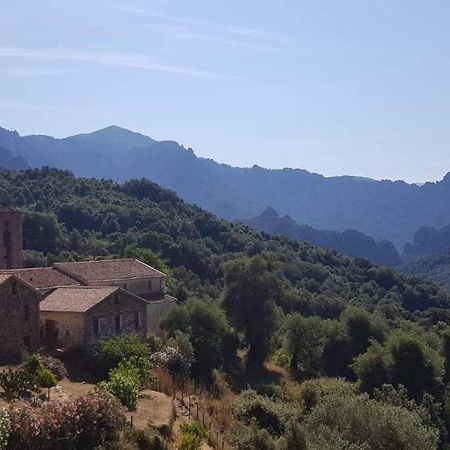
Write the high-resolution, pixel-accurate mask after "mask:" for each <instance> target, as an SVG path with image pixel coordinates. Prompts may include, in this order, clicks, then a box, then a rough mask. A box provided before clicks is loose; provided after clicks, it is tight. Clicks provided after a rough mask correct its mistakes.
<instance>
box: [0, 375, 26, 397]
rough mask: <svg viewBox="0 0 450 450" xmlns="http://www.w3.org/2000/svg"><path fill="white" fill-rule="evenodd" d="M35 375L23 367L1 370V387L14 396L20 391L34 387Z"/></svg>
mask: <svg viewBox="0 0 450 450" xmlns="http://www.w3.org/2000/svg"><path fill="white" fill-rule="evenodd" d="M33 386H34V377H33V376H30V374H29V372H28V371H26V370H23V369H6V370H3V371H2V372H0V387H2V388H3V390H4V391H5V394H6V396H8V397H11V398H14V397H17V396H18V395H19V394H20V393H22V392H26V391H28V390H30V389H32V388H33Z"/></svg>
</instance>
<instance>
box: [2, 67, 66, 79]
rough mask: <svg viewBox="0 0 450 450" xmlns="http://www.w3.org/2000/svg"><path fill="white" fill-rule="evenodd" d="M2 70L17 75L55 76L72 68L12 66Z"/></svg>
mask: <svg viewBox="0 0 450 450" xmlns="http://www.w3.org/2000/svg"><path fill="white" fill-rule="evenodd" d="M0 72H1V73H5V74H7V75H12V76H15V77H53V76H57V75H64V74H66V73H69V72H71V70H70V69H68V68H64V69H63V68H55V69H35V68H21V67H10V68H5V69H0Z"/></svg>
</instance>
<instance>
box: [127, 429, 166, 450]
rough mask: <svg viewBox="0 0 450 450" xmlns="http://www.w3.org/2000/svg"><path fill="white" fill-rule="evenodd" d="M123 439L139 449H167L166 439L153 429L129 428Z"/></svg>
mask: <svg viewBox="0 0 450 450" xmlns="http://www.w3.org/2000/svg"><path fill="white" fill-rule="evenodd" d="M123 439H124V441H125V442H127V443H130V444H132V445H134V447H135V448H137V449H139V450H167V449H168V448H169V446H168V443H167V441H166V439H164V438H163V437H162V436H161V435H160V434H159V433H157V432H155V431H153V430H142V429H140V428H130V429H128V430H127V431H126V432H125V433H124V436H123Z"/></svg>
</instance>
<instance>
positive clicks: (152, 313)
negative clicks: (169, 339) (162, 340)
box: [147, 295, 176, 336]
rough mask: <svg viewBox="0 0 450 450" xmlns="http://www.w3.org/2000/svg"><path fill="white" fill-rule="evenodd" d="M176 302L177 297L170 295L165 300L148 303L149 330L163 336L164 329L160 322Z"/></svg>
mask: <svg viewBox="0 0 450 450" xmlns="http://www.w3.org/2000/svg"><path fill="white" fill-rule="evenodd" d="M175 304H176V301H175V298H173V297H170V296H168V295H167V296H166V297H165V298H164V299H163V300H158V301H153V302H149V303H148V304H147V332H151V333H155V334H156V335H157V336H161V334H162V331H161V327H160V326H159V323H160V322H161V319H162V318H163V317H164V316H165V315H166V314H167V313H168V312H169V311H170V310H171V309H172V308H173V307H174V306H175Z"/></svg>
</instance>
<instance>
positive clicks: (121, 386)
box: [99, 365, 142, 410]
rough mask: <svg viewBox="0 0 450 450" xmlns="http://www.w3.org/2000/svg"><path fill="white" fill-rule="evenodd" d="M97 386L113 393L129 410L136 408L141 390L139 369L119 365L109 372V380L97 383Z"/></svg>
mask: <svg viewBox="0 0 450 450" xmlns="http://www.w3.org/2000/svg"><path fill="white" fill-rule="evenodd" d="M99 387H100V388H101V389H103V390H105V391H108V392H109V393H111V394H113V395H114V396H115V397H117V399H118V400H119V401H120V402H121V403H122V405H124V406H126V407H127V408H128V409H129V410H133V409H136V405H137V400H138V397H139V392H140V390H141V387H142V386H141V383H140V375H139V369H137V368H136V367H132V366H123V365H120V366H119V367H117V368H116V369H112V370H111V371H110V373H109V381H104V382H102V383H100V384H99Z"/></svg>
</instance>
